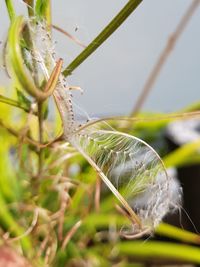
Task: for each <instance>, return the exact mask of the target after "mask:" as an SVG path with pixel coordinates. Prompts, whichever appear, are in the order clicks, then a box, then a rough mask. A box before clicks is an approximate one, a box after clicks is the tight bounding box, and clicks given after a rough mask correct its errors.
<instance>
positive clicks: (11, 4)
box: [5, 0, 15, 21]
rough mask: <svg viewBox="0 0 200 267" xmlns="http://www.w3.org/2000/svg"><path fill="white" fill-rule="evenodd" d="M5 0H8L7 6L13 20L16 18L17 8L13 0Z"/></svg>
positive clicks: (6, 0)
mask: <svg viewBox="0 0 200 267" xmlns="http://www.w3.org/2000/svg"><path fill="white" fill-rule="evenodd" d="M5 2H6V7H7V11H8V15H9V18H10V20H11V21H12V20H13V19H14V18H15V9H14V6H13V2H12V0H5Z"/></svg>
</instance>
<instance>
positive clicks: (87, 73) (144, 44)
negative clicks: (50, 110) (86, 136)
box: [0, 0, 200, 117]
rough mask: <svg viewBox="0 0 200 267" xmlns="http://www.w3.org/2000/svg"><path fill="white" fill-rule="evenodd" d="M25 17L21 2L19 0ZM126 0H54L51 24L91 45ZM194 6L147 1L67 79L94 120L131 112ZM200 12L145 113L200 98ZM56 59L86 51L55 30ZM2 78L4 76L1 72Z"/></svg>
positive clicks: (1, 30)
mask: <svg viewBox="0 0 200 267" xmlns="http://www.w3.org/2000/svg"><path fill="white" fill-rule="evenodd" d="M14 2H15V4H16V7H17V9H18V11H20V12H21V13H24V12H25V7H24V4H23V2H22V1H20V0H15V1H14ZM125 2H126V1H124V0H118V1H113V0H110V1H107V0H101V1H97V0H96V1H94V0H85V1H82V0H73V1H69V0H60V1H56V0H52V5H53V8H52V10H53V14H52V15H53V23H54V24H55V25H57V26H60V27H62V28H63V29H64V30H66V31H67V32H69V33H70V34H72V35H74V36H75V37H77V38H78V39H79V40H80V41H81V42H82V43H84V44H85V45H87V44H88V43H90V41H91V40H92V39H93V38H94V37H95V36H96V35H97V34H98V33H99V32H100V31H101V29H102V28H103V27H104V26H105V25H106V24H107V23H108V22H109V21H110V20H111V19H112V18H113V16H114V15H115V14H116V13H117V12H118V11H119V10H120V8H122V6H123V5H124V4H125ZM190 3H191V2H190V1H188V0H174V1H160V0H151V1H144V2H143V3H142V4H141V5H140V7H139V8H138V9H137V10H136V12H134V14H133V15H132V16H130V17H129V18H128V20H127V21H126V22H125V23H124V24H123V25H122V27H120V28H119V29H118V30H117V32H115V33H114V34H113V35H112V36H111V37H110V38H109V40H107V41H106V42H105V43H104V44H103V45H102V46H101V47H100V48H99V49H98V50H97V51H96V53H94V54H93V55H92V56H91V57H89V58H88V59H87V60H86V62H84V63H83V64H82V65H81V66H80V67H79V68H78V69H76V70H75V71H74V73H73V75H72V76H71V77H70V78H69V83H70V84H71V85H74V86H80V87H81V88H82V89H83V90H84V94H83V95H82V96H81V95H80V94H79V93H75V100H76V99H77V100H76V102H78V103H79V105H80V106H81V107H82V108H83V109H84V110H86V111H87V112H88V114H89V115H90V116H91V117H92V116H106V115H122V114H129V113H130V112H131V110H132V109H133V107H134V103H135V102H136V100H137V98H138V96H139V94H140V92H141V90H142V88H143V86H144V83H145V81H146V79H147V77H148V75H149V73H150V71H151V69H152V68H153V66H154V64H155V62H156V60H157V58H158V56H159V55H160V53H161V51H162V50H163V48H164V47H165V45H166V43H167V41H168V39H169V37H170V35H171V33H172V32H173V31H174V29H175V27H176V25H177V24H178V22H179V20H180V18H181V17H182V16H183V14H184V13H185V11H186V9H187V8H188V6H189V4H190ZM0 7H1V9H0V13H1V21H3V23H2V24H1V27H0V36H1V40H4V38H5V35H6V34H5V33H6V31H7V28H8V16H7V12H6V10H5V5H4V1H3V0H0ZM198 25H200V9H197V10H196V12H195V14H194V15H193V17H192V19H191V21H190V23H189V24H188V26H187V27H186V30H185V31H184V32H183V34H182V35H181V37H180V39H179V40H178V42H177V44H176V46H175V48H174V50H173V51H172V54H171V55H170V57H169V58H168V60H167V62H166V64H165V66H164V68H163V70H162V71H161V74H160V75H159V78H158V79H157V80H156V83H155V84H154V86H153V88H152V91H151V93H150V95H149V97H148V99H147V101H146V102H145V103H144V106H143V110H145V111H157V112H170V111H176V110H178V109H181V108H183V107H184V106H186V105H189V104H191V103H192V102H194V101H195V100H196V99H198V98H199V94H198V90H199V85H200V79H199V63H200V53H199V47H200V30H199V27H198ZM54 39H55V41H57V44H56V49H57V52H58V55H59V56H61V57H63V58H64V59H65V65H67V64H68V63H70V62H71V61H72V60H73V59H74V58H75V56H76V55H78V54H79V53H80V51H81V50H82V49H83V48H81V47H79V46H78V45H76V44H74V42H72V40H71V39H69V38H67V37H65V36H64V35H62V34H61V33H59V32H56V31H54ZM0 75H1V76H0V78H1V80H2V77H3V76H4V74H3V73H1V74H0Z"/></svg>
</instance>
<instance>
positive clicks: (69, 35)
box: [51, 24, 87, 48]
mask: <svg viewBox="0 0 200 267" xmlns="http://www.w3.org/2000/svg"><path fill="white" fill-rule="evenodd" d="M51 26H52V28H53V29H55V30H57V31H59V32H61V33H62V34H64V35H66V36H67V37H69V38H70V39H71V40H72V41H73V42H75V43H76V44H77V45H80V46H81V47H83V48H86V47H87V46H86V45H84V44H83V43H82V42H81V41H79V40H78V39H77V38H76V37H75V36H73V35H72V34H70V33H68V32H67V31H65V30H63V29H62V28H60V27H58V26H56V25H54V24H52V25H51Z"/></svg>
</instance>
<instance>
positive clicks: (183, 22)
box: [131, 0, 200, 116]
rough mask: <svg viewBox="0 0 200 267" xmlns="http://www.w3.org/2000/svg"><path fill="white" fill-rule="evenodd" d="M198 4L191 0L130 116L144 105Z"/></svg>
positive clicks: (199, 2)
mask: <svg viewBox="0 0 200 267" xmlns="http://www.w3.org/2000/svg"><path fill="white" fill-rule="evenodd" d="M199 4H200V1H199V0H193V2H192V3H191V5H190V6H189V8H188V10H187V11H186V13H185V14H184V16H183V17H182V18H181V21H180V22H179V24H178V26H177V28H176V30H175V31H174V33H173V34H172V35H171V37H170V38H169V40H168V42H167V44H166V46H165V48H164V50H163V51H162V52H161V55H160V57H159V58H158V61H157V62H156V64H155V66H154V68H153V70H152V71H151V73H150V75H149V77H148V79H147V81H146V83H145V85H144V87H143V89H142V92H141V94H140V96H139V98H138V100H137V102H136V104H135V106H134V108H133V111H132V112H131V116H134V115H136V114H137V113H138V112H139V110H140V109H141V107H142V105H143V104H144V102H145V100H146V98H147V96H148V94H149V93H150V91H151V89H152V87H153V85H154V83H155V81H156V79H157V77H158V75H159V73H160V71H161V69H162V67H163V66H164V64H165V62H166V60H167V58H168V57H169V55H170V53H171V52H172V50H173V48H174V47H175V45H176V43H177V41H178V39H179V37H180V35H181V34H182V33H183V31H184V30H185V28H186V26H187V24H188V22H189V21H190V19H191V18H192V16H193V14H194V12H195V10H196V9H197V7H198V5H199Z"/></svg>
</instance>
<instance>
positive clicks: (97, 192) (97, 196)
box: [94, 175, 101, 212]
mask: <svg viewBox="0 0 200 267" xmlns="http://www.w3.org/2000/svg"><path fill="white" fill-rule="evenodd" d="M100 196H101V179H100V177H99V176H98V175H97V180H96V188H95V197H94V198H95V201H94V203H95V210H96V212H98V211H99V209H100Z"/></svg>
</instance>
